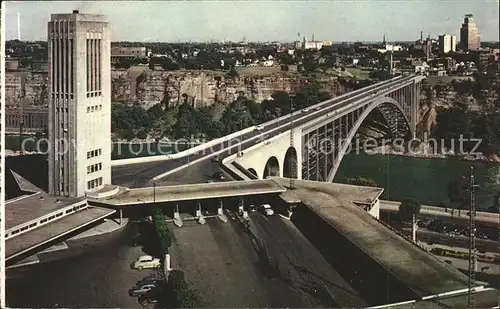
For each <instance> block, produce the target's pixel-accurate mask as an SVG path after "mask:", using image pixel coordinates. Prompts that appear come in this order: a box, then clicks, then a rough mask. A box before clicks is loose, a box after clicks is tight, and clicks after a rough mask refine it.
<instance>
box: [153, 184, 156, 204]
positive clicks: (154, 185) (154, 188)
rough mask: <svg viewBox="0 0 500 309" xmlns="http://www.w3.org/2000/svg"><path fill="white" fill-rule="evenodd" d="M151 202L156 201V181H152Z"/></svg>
mask: <svg viewBox="0 0 500 309" xmlns="http://www.w3.org/2000/svg"><path fill="white" fill-rule="evenodd" d="M153 203H156V182H154V181H153Z"/></svg>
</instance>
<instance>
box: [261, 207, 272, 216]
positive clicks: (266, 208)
mask: <svg viewBox="0 0 500 309" xmlns="http://www.w3.org/2000/svg"><path fill="white" fill-rule="evenodd" d="M260 207H262V209H263V210H264V213H265V214H266V216H272V215H274V210H273V209H272V208H271V205H269V204H262V205H261V206H260Z"/></svg>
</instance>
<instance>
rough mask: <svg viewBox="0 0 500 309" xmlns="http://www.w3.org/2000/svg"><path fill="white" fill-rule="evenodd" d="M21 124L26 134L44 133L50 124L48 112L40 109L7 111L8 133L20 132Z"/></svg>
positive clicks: (6, 126) (6, 124) (6, 127)
mask: <svg viewBox="0 0 500 309" xmlns="http://www.w3.org/2000/svg"><path fill="white" fill-rule="evenodd" d="M21 123H22V124H23V131H24V132H26V133H36V132H44V131H45V130H46V129H47V125H48V123H49V113H48V110H47V109H40V108H23V109H20V108H6V109H5V131H6V132H10V133H17V132H19V129H20V126H21Z"/></svg>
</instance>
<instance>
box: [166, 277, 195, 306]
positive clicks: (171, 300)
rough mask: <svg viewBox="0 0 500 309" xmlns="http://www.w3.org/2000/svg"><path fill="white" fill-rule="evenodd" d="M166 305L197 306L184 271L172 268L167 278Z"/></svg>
mask: <svg viewBox="0 0 500 309" xmlns="http://www.w3.org/2000/svg"><path fill="white" fill-rule="evenodd" d="M166 289H167V293H168V295H169V297H167V306H166V307H170V308H196V307H197V306H198V304H197V299H196V295H195V294H194V292H193V291H192V290H191V289H190V288H189V286H188V284H187V282H186V279H185V278H184V273H183V272H182V271H180V270H173V271H171V272H170V273H169V275H168V280H167V287H166Z"/></svg>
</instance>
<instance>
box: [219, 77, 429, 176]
mask: <svg viewBox="0 0 500 309" xmlns="http://www.w3.org/2000/svg"><path fill="white" fill-rule="evenodd" d="M423 79H424V77H420V76H406V77H404V78H399V79H394V81H391V82H389V83H386V84H384V85H383V86H382V87H378V88H374V89H371V90H368V91H366V92H365V93H364V94H363V95H362V96H360V97H359V98H357V99H356V98H354V99H352V98H351V99H346V100H341V101H338V102H336V103H334V104H333V105H332V108H330V109H325V108H323V107H317V106H316V105H315V106H312V107H309V108H307V109H304V110H301V111H296V112H294V114H295V116H294V117H292V118H295V120H293V119H290V121H289V123H288V124H287V125H289V127H290V129H289V130H286V131H283V132H282V133H280V134H278V135H271V134H269V135H266V133H265V132H264V133H262V137H261V138H260V139H259V141H258V142H257V143H255V144H254V145H252V146H251V147H248V148H246V149H244V151H242V152H241V153H239V154H233V155H231V156H229V157H227V158H225V159H224V164H225V165H231V164H234V163H236V164H235V166H236V167H237V168H240V169H241V168H244V169H246V171H244V172H246V173H245V175H246V177H245V178H258V179H263V178H266V177H268V176H279V177H292V178H298V179H304V180H316V181H326V182H332V181H333V179H334V177H335V174H336V172H337V170H338V168H339V166H340V163H341V161H342V159H343V157H344V155H345V154H346V153H348V152H349V151H361V148H364V147H366V148H368V147H370V146H371V147H373V146H381V145H382V144H380V143H381V142H382V143H383V142H385V143H387V142H393V143H395V144H396V143H399V144H400V145H402V142H403V141H407V140H410V139H411V138H413V137H415V131H416V126H417V123H418V122H419V113H418V109H419V104H420V103H419V102H420V84H421V82H422V80H423ZM319 104H325V102H322V103H319ZM319 104H318V105H319ZM314 109H317V110H318V111H317V113H316V115H315V117H309V118H308V119H303V118H305V117H301V115H302V114H303V113H305V112H307V113H308V115H309V116H310V111H311V110H314ZM294 121H295V123H294V125H292V123H293V122H294ZM363 124H366V125H368V126H369V128H370V130H371V131H374V132H376V133H377V132H378V134H379V136H378V137H377V138H375V139H371V140H367V139H366V138H364V139H361V138H359V131H360V128H361V127H362V125H363ZM382 131H383V132H382ZM380 133H384V135H383V137H384V138H383V139H382V138H381V136H380ZM375 142H376V143H375ZM248 172H249V173H248ZM252 175H254V176H253V177H251V176H252Z"/></svg>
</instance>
